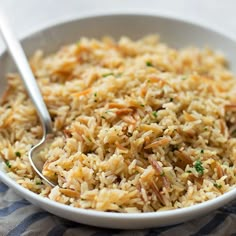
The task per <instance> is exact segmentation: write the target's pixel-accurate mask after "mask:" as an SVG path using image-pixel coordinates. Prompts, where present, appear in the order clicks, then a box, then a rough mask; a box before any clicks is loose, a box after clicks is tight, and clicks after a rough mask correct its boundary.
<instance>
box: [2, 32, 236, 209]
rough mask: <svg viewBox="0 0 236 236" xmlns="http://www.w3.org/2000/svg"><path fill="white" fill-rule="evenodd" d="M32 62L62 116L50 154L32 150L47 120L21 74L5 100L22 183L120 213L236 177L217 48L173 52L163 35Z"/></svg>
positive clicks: (7, 134) (230, 112) (231, 101)
mask: <svg viewBox="0 0 236 236" xmlns="http://www.w3.org/2000/svg"><path fill="white" fill-rule="evenodd" d="M31 66H32V70H33V72H34V74H35V77H36V79H37V82H38V84H39V86H40V88H41V91H42V94H43V97H44V100H45V102H46V104H47V107H48V109H49V112H50V115H51V117H52V120H53V127H54V130H55V132H56V137H55V140H53V143H52V145H51V146H50V148H49V150H45V151H44V153H43V157H44V158H45V161H46V162H45V165H44V170H43V173H44V175H46V176H47V177H49V178H51V179H53V180H56V181H58V186H56V187H54V188H51V187H50V186H48V185H47V184H45V183H44V182H43V181H42V180H41V179H40V178H39V177H38V176H37V175H36V174H35V172H34V171H33V169H32V168H31V166H30V164H29V160H28V151H29V149H30V148H31V147H32V145H34V144H36V143H38V142H39V140H40V139H41V137H42V128H41V125H40V122H39V119H38V116H37V114H36V111H35V109H34V106H33V105H32V103H31V101H30V99H29V98H28V96H27V93H26V91H25V89H24V86H23V84H22V82H21V80H20V79H19V76H18V75H17V74H9V75H8V76H7V78H8V87H7V89H6V91H5V93H4V95H3V96H2V99H1V107H0V114H1V116H0V140H1V142H0V156H1V158H2V159H3V160H4V162H5V164H6V165H5V168H6V170H7V172H8V174H9V176H11V177H12V178H14V179H15V180H16V181H17V183H19V184H21V185H22V186H24V187H25V188H27V189H30V190H31V191H33V192H36V193H38V194H40V195H42V196H45V197H48V198H50V199H52V200H55V201H57V202H61V203H64V204H67V205H71V206H75V207H80V208H86V209H95V210H99V211H115V212H152V211H158V210H166V209H174V208H182V207H187V206H191V205H193V204H197V203H200V202H204V201H207V200H209V199H213V198H215V197H217V196H220V195H222V194H223V193H225V192H227V191H229V190H231V189H233V188H235V186H236V138H235V136H236V135H235V133H236V96H235V94H236V83H235V78H234V76H233V75H232V74H231V73H230V72H229V70H228V68H227V63H226V61H225V59H224V57H223V56H222V55H221V54H220V53H218V52H213V51H212V50H210V49H207V48H205V49H198V48H194V47H189V48H184V49H178V50H177V49H174V48H170V47H168V46H167V45H165V44H163V43H161V42H160V41H159V39H158V37H157V36H148V37H145V38H143V39H140V40H138V41H132V40H131V39H128V38H126V37H122V38H121V39H120V40H119V41H114V40H113V39H111V38H108V37H106V38H103V39H102V40H101V41H98V40H95V39H87V38H81V39H80V41H79V42H78V43H76V44H73V45H69V46H65V47H62V48H61V49H60V50H59V51H58V52H56V53H55V54H53V55H49V56H46V57H45V56H44V55H43V53H42V52H41V51H37V52H36V53H35V55H34V56H33V58H32V60H31Z"/></svg>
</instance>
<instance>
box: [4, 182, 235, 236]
mask: <svg viewBox="0 0 236 236" xmlns="http://www.w3.org/2000/svg"><path fill="white" fill-rule="evenodd" d="M6 235H7V236H41V235H42V236H44V235H46V236H62V235H63V236H75V235H76V236H110V235H113V236H119V235H121V236H131V235H132V236H156V235H160V236H175V235H177V236H185V235H191V236H201V235H212V236H213V235H214V236H221V235H222V236H223V235H224V236H228V235H230V236H236V200H235V201H234V202H232V203H230V204H229V205H227V206H225V207H223V208H221V209H219V210H216V211H214V212H212V213H211V214H209V215H206V216H205V217H201V218H200V219H196V220H192V221H189V222H187V223H183V224H179V225H174V226H169V227H161V228H155V229H145V230H117V229H104V228H96V227H92V226H87V225H83V224H78V223H75V222H71V221H68V220H65V219H62V218H59V217H57V216H54V215H52V214H50V213H48V212H46V211H44V210H42V209H40V208H38V207H35V206H34V205H32V204H30V203H29V202H28V201H26V200H24V199H22V198H20V197H19V196H17V195H16V194H15V193H14V191H13V190H12V189H9V188H8V187H7V186H6V185H4V184H3V183H1V182H0V236H6Z"/></svg>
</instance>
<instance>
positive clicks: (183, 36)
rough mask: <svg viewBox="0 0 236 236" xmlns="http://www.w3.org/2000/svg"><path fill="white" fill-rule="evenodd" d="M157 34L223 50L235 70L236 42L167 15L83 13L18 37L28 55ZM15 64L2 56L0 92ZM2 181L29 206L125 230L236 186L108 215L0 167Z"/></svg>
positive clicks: (209, 205) (166, 220)
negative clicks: (58, 198)
mask: <svg viewBox="0 0 236 236" xmlns="http://www.w3.org/2000/svg"><path fill="white" fill-rule="evenodd" d="M150 33H158V34H159V35H160V36H161V39H162V40H163V41H164V42H166V43H168V44H169V45H171V46H174V47H185V46H189V45H196V46H199V47H201V46H206V45H209V46H211V47H212V48H214V49H218V50H221V51H223V52H224V54H225V55H226V57H227V58H228V59H229V61H230V67H231V70H232V71H234V72H236V41H234V40H232V39H230V37H227V36H225V35H223V34H220V33H217V32H216V31H214V30H211V29H208V28H206V27H203V26H199V25H196V24H193V23H189V22H186V21H183V20H178V19H173V18H171V17H163V16H156V15H150V14H110V15H93V16H90V17H82V18H79V19H76V20H73V21H70V22H66V23H61V24H57V25H54V26H50V27H49V28H47V29H43V30H41V31H39V32H38V33H35V34H32V35H30V36H28V37H26V38H25V39H23V40H22V42H23V45H24V48H25V51H26V53H27V55H31V54H32V53H33V52H34V51H35V50H36V49H38V48H41V49H43V50H44V51H45V52H46V53H49V52H52V51H56V50H57V49H58V48H59V46H60V45H63V44H67V43H71V42H76V41H77V40H78V39H79V37H81V36H87V37H100V36H103V35H111V36H113V37H116V38H117V37H119V36H121V35H127V36H129V37H131V38H134V39H135V38H138V37H141V36H144V35H147V34H150ZM13 69H14V66H13V64H12V62H11V60H10V58H9V56H8V54H7V53H3V54H2V55H0V95H1V94H2V92H3V90H4V89H5V86H6V81H5V77H4V75H5V74H6V73H7V72H9V71H12V70H13ZM0 180H1V181H3V182H4V183H5V184H7V185H8V186H9V187H10V188H12V189H14V190H15V191H16V192H17V193H18V194H19V195H21V196H22V197H23V198H25V199H27V200H28V201H30V202H32V203H33V204H35V205H37V206H39V207H41V208H43V209H44V210H46V211H49V212H51V213H53V214H55V215H58V216H61V217H64V218H66V219H69V220H73V221H76V222H79V223H84V224H89V225H94V226H100V227H108V228H123V229H139V228H147V227H157V226H165V225H171V224H176V223H180V222H184V221H187V220H190V219H193V218H197V217H199V216H201V215H204V214H207V213H209V212H210V211H213V210H215V209H217V208H219V207H221V206H223V205H225V204H226V203H228V202H230V201H231V200H233V199H235V198H236V189H234V190H231V191H230V192H228V193H225V194H224V195H222V196H220V197H217V198H215V199H213V200H209V201H207V202H204V203H200V204H197V205H194V206H191V207H187V208H182V209H176V210H169V211H160V212H154V213H129V214H127V213H112V212H98V211H94V210H84V209H79V208H74V207H70V206H66V205H63V204H60V203H57V202H54V201H51V200H49V199H47V198H43V197H40V196H38V195H37V194H35V193H33V192H30V191H29V190H27V189H25V188H23V187H21V186H20V185H18V184H17V183H16V182H15V181H14V180H12V179H11V178H9V177H8V176H7V174H5V173H4V170H3V169H1V170H0Z"/></svg>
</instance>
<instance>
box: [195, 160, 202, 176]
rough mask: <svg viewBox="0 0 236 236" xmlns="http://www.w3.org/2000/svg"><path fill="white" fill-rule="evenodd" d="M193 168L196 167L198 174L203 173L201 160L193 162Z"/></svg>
mask: <svg viewBox="0 0 236 236" xmlns="http://www.w3.org/2000/svg"><path fill="white" fill-rule="evenodd" d="M194 168H195V169H196V171H197V172H198V173H199V174H201V175H203V173H204V168H203V166H202V162H201V161H200V160H197V161H196V162H195V164H194Z"/></svg>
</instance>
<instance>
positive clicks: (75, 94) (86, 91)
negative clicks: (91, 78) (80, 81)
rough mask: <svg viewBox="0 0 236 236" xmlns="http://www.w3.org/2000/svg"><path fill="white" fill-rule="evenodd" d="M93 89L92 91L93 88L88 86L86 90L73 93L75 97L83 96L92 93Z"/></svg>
mask: <svg viewBox="0 0 236 236" xmlns="http://www.w3.org/2000/svg"><path fill="white" fill-rule="evenodd" d="M91 91H92V88H88V89H85V90H83V91H81V92H78V93H74V94H73V95H74V96H75V97H81V96H85V95H87V94H89V93H91Z"/></svg>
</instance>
